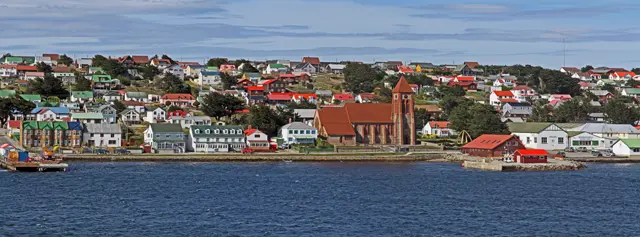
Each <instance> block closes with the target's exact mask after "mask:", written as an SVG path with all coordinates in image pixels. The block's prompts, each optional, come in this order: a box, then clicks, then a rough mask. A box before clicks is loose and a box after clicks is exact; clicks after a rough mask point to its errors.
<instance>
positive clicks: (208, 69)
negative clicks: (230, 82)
mask: <svg viewBox="0 0 640 237" xmlns="http://www.w3.org/2000/svg"><path fill="white" fill-rule="evenodd" d="M204 70H207V71H212V72H217V71H218V67H216V66H208V67H206V68H205V69H204Z"/></svg>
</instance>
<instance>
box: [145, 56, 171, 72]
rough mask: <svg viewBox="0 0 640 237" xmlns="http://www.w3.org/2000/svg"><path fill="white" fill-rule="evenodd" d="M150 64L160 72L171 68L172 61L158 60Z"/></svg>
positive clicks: (153, 60)
mask: <svg viewBox="0 0 640 237" xmlns="http://www.w3.org/2000/svg"><path fill="white" fill-rule="evenodd" d="M149 64H151V66H155V67H157V68H158V69H160V70H164V69H165V68H167V67H169V66H171V61H170V60H169V59H161V58H156V59H152V60H151V61H150V62H149Z"/></svg>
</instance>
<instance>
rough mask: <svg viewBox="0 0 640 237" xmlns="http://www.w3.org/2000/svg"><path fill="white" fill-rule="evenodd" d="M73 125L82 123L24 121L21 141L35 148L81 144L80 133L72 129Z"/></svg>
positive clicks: (26, 145)
mask: <svg viewBox="0 0 640 237" xmlns="http://www.w3.org/2000/svg"><path fill="white" fill-rule="evenodd" d="M71 124H73V125H71ZM71 126H73V127H77V126H80V125H79V124H78V123H76V122H67V121H53V122H50V121H24V122H23V123H22V130H21V132H20V143H21V144H22V146H24V147H34V148H42V147H55V146H65V147H66V146H79V145H80V140H81V138H80V137H79V135H80V133H76V132H75V131H74V129H70V127H71ZM70 131H71V132H70Z"/></svg>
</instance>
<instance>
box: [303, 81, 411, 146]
mask: <svg viewBox="0 0 640 237" xmlns="http://www.w3.org/2000/svg"><path fill="white" fill-rule="evenodd" d="M392 93H393V98H392V103H391V104H386V103H379V104H375V103H346V104H345V105H344V106H341V107H323V108H321V109H318V111H317V112H316V117H315V119H314V127H316V128H317V129H318V132H319V135H321V136H324V137H326V138H327V142H329V143H330V144H334V145H349V146H353V145H356V144H371V145H376V144H378V145H414V144H415V143H416V131H415V121H414V114H413V109H414V102H413V96H414V94H413V91H412V90H411V87H410V86H409V83H407V80H406V79H405V78H404V77H401V78H400V80H399V81H398V84H396V86H395V88H394V89H393V90H392Z"/></svg>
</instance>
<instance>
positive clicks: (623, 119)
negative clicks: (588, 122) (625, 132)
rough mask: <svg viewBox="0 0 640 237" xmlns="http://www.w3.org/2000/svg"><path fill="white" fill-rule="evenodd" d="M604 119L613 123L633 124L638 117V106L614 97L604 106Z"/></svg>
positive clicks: (639, 111)
mask: <svg viewBox="0 0 640 237" xmlns="http://www.w3.org/2000/svg"><path fill="white" fill-rule="evenodd" d="M604 113H605V120H606V121H607V122H609V123H613V124H634V123H635V122H636V121H638V119H639V118H640V110H639V109H638V108H635V107H632V106H629V105H627V103H626V101H624V100H623V99H619V98H615V99H613V100H611V101H609V102H608V103H607V104H606V105H605V106H604Z"/></svg>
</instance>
